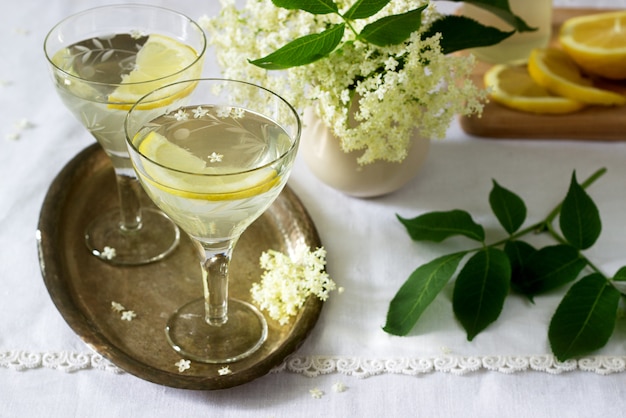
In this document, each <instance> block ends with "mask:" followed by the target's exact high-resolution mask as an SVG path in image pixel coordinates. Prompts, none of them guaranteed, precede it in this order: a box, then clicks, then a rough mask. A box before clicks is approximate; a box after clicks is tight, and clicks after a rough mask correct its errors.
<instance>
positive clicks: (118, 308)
mask: <svg viewBox="0 0 626 418" xmlns="http://www.w3.org/2000/svg"><path fill="white" fill-rule="evenodd" d="M111 309H113V310H114V311H115V312H122V311H123V310H126V308H125V307H124V305H122V304H121V303H119V302H111Z"/></svg>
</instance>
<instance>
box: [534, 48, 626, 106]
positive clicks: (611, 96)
mask: <svg viewBox="0 0 626 418" xmlns="http://www.w3.org/2000/svg"><path fill="white" fill-rule="evenodd" d="M528 72H529V73H530V76H531V77H532V78H533V80H535V82H536V83H537V84H539V85H541V86H543V87H545V88H546V89H548V90H549V91H550V92H552V93H554V94H558V95H559V96H563V97H568V98H570V99H572V100H577V101H580V102H583V103H587V104H596V105H605V106H612V105H623V104H625V103H626V96H624V95H621V94H618V93H615V92H612V91H609V90H605V89H600V88H597V87H594V85H593V82H592V81H591V80H590V79H588V78H585V77H583V75H582V73H581V72H580V68H579V67H578V65H577V64H576V63H575V62H574V61H573V60H572V59H571V58H570V57H569V55H567V53H566V52H564V51H562V50H560V49H556V48H546V49H534V50H533V51H532V52H531V53H530V57H529V59H528Z"/></svg>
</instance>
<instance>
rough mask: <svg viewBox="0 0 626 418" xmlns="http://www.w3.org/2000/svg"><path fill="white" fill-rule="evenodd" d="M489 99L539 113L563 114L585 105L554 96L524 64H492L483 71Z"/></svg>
mask: <svg viewBox="0 0 626 418" xmlns="http://www.w3.org/2000/svg"><path fill="white" fill-rule="evenodd" d="M484 83H485V86H486V87H487V88H489V89H490V96H491V98H492V100H493V101H494V102H496V103H499V104H501V105H503V106H506V107H509V108H511V109H515V110H521V111H524V112H530V113H539V114H566V113H572V112H576V111H578V110H580V109H582V108H583V107H585V105H584V104H583V103H581V102H578V101H576V100H571V99H568V98H566V97H561V96H555V95H553V94H552V93H550V92H549V91H548V90H547V89H545V88H544V87H542V86H540V85H539V84H537V83H535V81H534V80H533V79H532V77H531V76H530V74H528V70H527V68H526V67H525V66H510V65H504V64H499V65H494V66H493V67H491V68H490V69H489V70H487V72H486V73H485V75H484Z"/></svg>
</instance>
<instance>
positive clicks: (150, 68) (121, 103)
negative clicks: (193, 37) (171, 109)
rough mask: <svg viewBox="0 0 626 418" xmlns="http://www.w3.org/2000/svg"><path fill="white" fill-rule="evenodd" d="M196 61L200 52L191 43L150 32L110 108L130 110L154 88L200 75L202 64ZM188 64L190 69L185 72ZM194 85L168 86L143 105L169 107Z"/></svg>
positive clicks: (113, 96)
mask: <svg viewBox="0 0 626 418" xmlns="http://www.w3.org/2000/svg"><path fill="white" fill-rule="evenodd" d="M196 60H198V54H197V53H196V51H195V50H194V49H193V48H191V47H190V46H188V45H185V44H182V43H180V42H179V41H177V40H176V39H174V38H170V37H168V36H163V35H158V34H152V35H150V36H149V37H148V40H147V41H146V43H145V44H144V45H143V46H142V47H141V49H140V50H139V52H138V53H137V58H136V59H135V68H134V69H133V70H132V71H131V72H130V73H128V74H126V75H124V76H123V77H122V84H120V85H119V86H118V87H117V88H116V89H115V90H114V91H113V92H112V93H111V94H110V95H109V108H113V109H122V110H128V109H130V108H131V106H132V105H133V104H134V103H135V102H136V101H137V100H139V99H140V98H141V97H143V96H144V95H146V94H148V93H149V92H151V91H152V90H155V89H157V88H159V87H161V86H164V85H166V84H171V83H175V82H177V81H182V80H189V79H193V78H197V77H198V76H199V75H200V72H201V71H202V65H201V64H200V63H197V65H192V64H193V63H194V62H195V61H196ZM190 66H191V67H190ZM188 67H189V69H188V71H184V70H185V69H186V68H188ZM194 87H195V85H194V84H183V85H181V86H172V87H170V88H167V89H164V90H163V91H162V92H161V94H159V96H157V97H155V100H154V101H151V102H149V103H146V104H145V105H142V106H140V108H141V109H153V108H156V107H161V106H165V105H167V104H170V103H172V102H173V101H174V100H177V99H179V98H181V97H185V96H186V95H188V94H189V93H191V91H192V90H193V89H194Z"/></svg>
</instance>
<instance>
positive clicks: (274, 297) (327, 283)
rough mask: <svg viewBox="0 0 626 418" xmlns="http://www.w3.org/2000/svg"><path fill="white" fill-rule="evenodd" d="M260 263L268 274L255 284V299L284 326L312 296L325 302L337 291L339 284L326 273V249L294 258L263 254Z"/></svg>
mask: <svg viewBox="0 0 626 418" xmlns="http://www.w3.org/2000/svg"><path fill="white" fill-rule="evenodd" d="M260 264H261V268H262V269H264V270H265V272H264V273H263V275H262V276H261V282H260V283H254V284H253V285H252V289H251V293H252V299H253V300H254V302H255V303H256V304H257V305H258V306H259V308H261V309H262V310H265V311H267V312H268V314H269V316H270V317H271V318H272V319H275V320H277V321H278V322H279V323H280V324H281V325H284V324H286V323H287V322H288V321H289V318H290V317H292V316H294V315H296V314H297V313H298V311H299V309H300V308H301V307H302V305H304V302H306V300H307V298H308V297H309V295H315V296H317V297H318V298H320V299H321V300H324V301H325V300H326V299H328V296H329V293H330V292H331V291H333V290H335V288H336V285H335V282H334V281H333V280H332V279H331V278H330V277H329V276H328V274H327V273H326V272H325V271H324V266H325V265H326V250H325V249H324V248H318V249H316V250H315V251H310V249H309V248H308V247H306V248H303V249H302V250H301V251H299V252H298V253H297V254H295V256H294V257H293V259H292V258H291V257H289V256H287V255H285V254H283V253H281V252H278V251H275V250H269V251H267V252H264V253H263V254H261V258H260Z"/></svg>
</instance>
